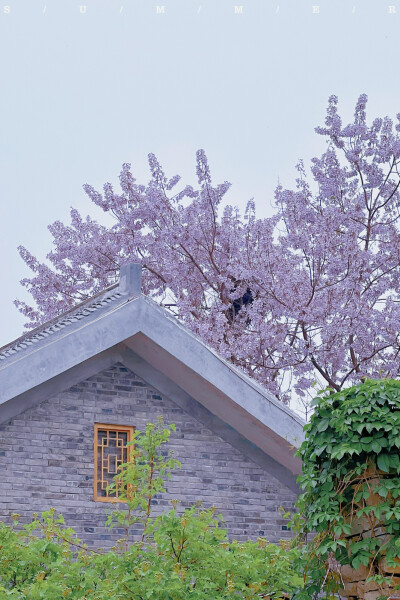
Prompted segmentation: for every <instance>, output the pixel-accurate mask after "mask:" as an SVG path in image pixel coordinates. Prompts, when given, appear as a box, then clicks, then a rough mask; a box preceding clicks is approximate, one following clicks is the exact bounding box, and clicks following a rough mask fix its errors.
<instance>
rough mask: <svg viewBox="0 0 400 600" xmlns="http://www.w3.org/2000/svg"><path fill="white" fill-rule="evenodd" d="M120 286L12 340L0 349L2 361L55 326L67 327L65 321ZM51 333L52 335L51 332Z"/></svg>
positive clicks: (111, 288)
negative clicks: (7, 354)
mask: <svg viewBox="0 0 400 600" xmlns="http://www.w3.org/2000/svg"><path fill="white" fill-rule="evenodd" d="M118 285H119V283H118V282H117V283H114V284H112V285H110V286H108V287H106V288H103V289H102V290H100V291H99V292H97V293H96V294H94V295H93V296H90V297H89V298H86V300H83V301H82V302H79V303H78V304H75V305H74V306H72V307H71V308H70V309H68V310H66V311H64V312H61V313H60V314H59V315H57V316H55V317H53V318H52V319H50V320H49V321H45V322H44V323H42V324H41V325H38V326H37V327H35V328H34V329H29V331H26V332H25V333H23V334H22V335H21V336H19V337H18V338H16V339H15V340H12V341H11V342H9V343H8V344H5V346H2V347H1V348H0V359H1V358H2V356H1V355H3V356H4V353H6V352H7V351H10V350H12V349H13V348H14V347H17V346H20V345H21V344H28V345H30V343H32V342H30V341H29V340H30V339H31V338H35V336H39V335H41V334H42V335H48V334H46V333H45V332H46V330H48V329H49V330H51V328H52V327H55V326H58V327H65V324H63V321H66V320H68V319H71V317H73V316H74V315H77V314H79V312H80V311H81V310H85V308H86V310H90V309H89V307H90V306H91V305H92V304H96V302H98V301H100V298H101V297H103V296H106V295H107V294H108V293H109V292H111V291H112V290H113V289H115V288H118ZM90 312H92V311H90ZM49 333H51V331H50V332H49Z"/></svg>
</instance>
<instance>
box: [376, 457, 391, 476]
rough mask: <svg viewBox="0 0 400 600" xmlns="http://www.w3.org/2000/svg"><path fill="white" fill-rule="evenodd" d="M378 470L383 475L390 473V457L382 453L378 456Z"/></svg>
mask: <svg viewBox="0 0 400 600" xmlns="http://www.w3.org/2000/svg"><path fill="white" fill-rule="evenodd" d="M377 465H378V468H379V469H380V470H381V471H383V472H384V473H389V471H390V456H389V455H388V454H386V453H382V454H380V455H379V456H378V459H377Z"/></svg>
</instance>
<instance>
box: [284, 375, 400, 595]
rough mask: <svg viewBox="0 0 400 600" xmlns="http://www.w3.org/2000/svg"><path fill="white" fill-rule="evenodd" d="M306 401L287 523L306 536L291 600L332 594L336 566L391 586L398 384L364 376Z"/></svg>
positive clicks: (396, 537)
mask: <svg viewBox="0 0 400 600" xmlns="http://www.w3.org/2000/svg"><path fill="white" fill-rule="evenodd" d="M313 405H314V407H315V412H314V414H313V415H312V417H311V421H310V423H309V424H307V425H306V426H305V432H306V437H305V441H304V442H303V444H302V446H301V447H300V449H299V450H298V452H297V455H298V456H299V457H300V458H301V459H302V462H303V472H302V475H301V476H300V477H299V483H300V486H301V488H302V489H303V490H304V492H303V493H302V494H301V495H300V496H299V499H298V503H297V508H298V514H297V515H296V516H295V519H294V524H295V525H296V526H297V529H298V533H299V536H300V537H302V538H303V539H307V538H309V537H311V541H310V540H309V541H308V544H307V545H306V546H305V547H304V548H305V550H304V552H305V554H306V559H307V560H306V567H305V570H304V578H305V580H306V585H305V588H304V590H303V591H302V592H300V594H299V595H298V596H296V598H299V599H303V598H304V599H307V600H309V599H310V598H312V597H316V595H317V594H318V593H319V592H320V590H321V588H323V589H324V593H325V597H333V596H331V594H333V593H335V592H337V591H338V590H340V588H341V587H342V586H343V580H342V577H341V569H342V568H343V566H344V565H349V566H350V567H351V568H352V569H359V568H360V566H364V567H368V575H367V579H366V581H367V582H370V581H375V582H376V583H377V584H378V585H379V586H380V587H381V589H382V590H385V589H387V588H388V586H391V587H392V589H395V588H396V589H397V587H398V586H397V584H398V582H399V579H398V578H397V577H395V576H393V574H392V573H393V571H394V572H396V570H397V567H398V566H399V565H400V562H399V559H400V382H399V381H396V380H393V379H386V380H370V379H368V380H365V381H364V382H363V383H361V384H358V385H355V386H353V387H351V388H348V389H346V390H343V391H340V392H337V393H332V390H329V389H328V390H324V391H322V392H321V393H320V394H319V395H318V396H317V398H315V399H314V401H313ZM391 567H395V568H394V569H393V568H391ZM388 571H389V572H391V573H388Z"/></svg>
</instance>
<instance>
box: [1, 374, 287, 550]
mask: <svg viewBox="0 0 400 600" xmlns="http://www.w3.org/2000/svg"><path fill="white" fill-rule="evenodd" d="M158 415H162V416H163V418H164V423H166V424H170V423H175V425H176V432H175V433H172V435H171V439H170V443H169V447H170V448H171V449H172V450H173V451H174V457H175V458H177V459H178V460H180V461H181V463H182V468H181V469H178V470H177V471H176V472H174V473H173V475H172V477H171V480H169V481H168V483H167V492H166V493H165V494H163V495H162V496H160V497H159V498H156V499H155V501H154V503H153V509H154V514H156V513H157V512H160V511H161V510H165V509H168V508H170V507H171V505H170V500H171V499H172V498H176V497H178V498H179V499H180V500H181V504H180V506H182V507H186V506H190V505H192V504H193V503H195V502H196V501H197V500H202V501H203V506H205V507H210V506H215V507H217V509H218V511H220V512H222V514H223V515H224V518H225V519H226V524H227V527H228V529H229V534H230V537H231V538H232V539H238V540H245V539H248V538H253V539H255V538H257V537H259V536H265V537H267V539H269V540H270V541H271V542H276V541H278V540H279V539H284V538H287V537H289V536H290V535H291V533H290V532H289V531H286V527H285V524H286V521H284V520H283V519H282V515H281V513H280V511H279V507H281V506H283V507H284V508H285V510H288V509H289V510H292V507H293V503H294V501H295V495H294V494H293V493H292V492H291V491H290V490H289V489H287V488H286V487H285V486H283V485H282V484H281V483H280V482H278V481H277V480H276V479H274V478H273V477H272V476H271V475H269V474H268V473H267V472H265V471H263V470H262V469H261V468H260V467H259V466H258V465H256V464H255V463H253V462H252V461H250V460H248V459H247V458H246V457H244V456H243V455H242V454H241V453H240V452H239V451H238V450H236V449H235V448H233V447H232V446H231V445H230V444H228V443H227V442H225V441H224V440H222V439H221V438H219V437H218V436H216V435H214V434H213V433H212V432H211V431H210V430H208V429H207V428H205V427H204V426H203V425H202V424H201V423H199V422H198V421H196V420H195V419H194V418H192V417H191V416H190V415H189V414H187V413H185V412H184V411H183V410H182V409H181V408H180V407H178V406H177V405H176V404H175V403H174V402H173V401H171V400H170V399H168V398H163V397H162V395H161V394H160V393H159V392H158V391H157V390H155V389H153V388H151V387H150V386H149V385H147V384H146V383H145V382H144V381H143V380H141V379H140V378H139V377H137V376H136V375H135V374H134V373H132V372H131V371H129V370H128V369H126V368H125V367H124V366H123V365H121V364H118V365H115V366H114V367H113V368H111V369H108V370H105V371H103V372H102V373H100V374H98V375H97V376H95V377H91V378H89V379H87V380H86V381H83V382H82V383H80V384H79V385H75V386H73V387H71V388H70V389H69V390H67V391H65V392H63V393H60V394H57V395H56V396H53V397H52V398H51V399H49V400H46V401H44V402H43V403H42V404H40V405H39V406H37V407H36V408H33V409H29V410H27V411H25V412H23V413H22V414H20V415H19V416H18V417H16V418H14V419H13V420H12V421H10V422H9V423H6V424H3V425H1V426H0V519H1V520H4V521H6V522H9V520H10V515H11V513H13V512H17V513H19V514H20V515H21V517H22V518H21V522H22V523H24V522H29V521H30V520H31V515H32V513H33V512H39V513H40V512H41V511H42V510H47V509H48V508H50V507H54V508H55V509H56V510H57V511H59V512H61V513H62V514H63V515H64V517H65V519H66V523H67V525H68V526H70V527H73V528H74V529H75V530H76V531H77V533H78V535H79V537H80V538H81V539H83V540H84V541H86V542H87V543H88V544H90V545H92V544H94V545H97V546H101V547H109V546H111V545H113V544H114V543H115V541H116V540H117V539H118V538H119V537H121V534H122V532H121V531H119V530H118V529H113V530H112V531H110V530H109V529H108V528H106V527H105V525H104V521H105V518H106V510H107V508H110V506H113V505H110V504H109V503H104V502H94V500H93V472H94V467H93V424H94V423H95V422H100V423H110V424H118V425H123V424H125V425H134V426H135V427H136V428H138V429H140V430H142V429H144V427H145V425H146V423H147V422H149V421H155V420H156V419H157V417H158ZM136 533H137V534H139V531H137V532H136Z"/></svg>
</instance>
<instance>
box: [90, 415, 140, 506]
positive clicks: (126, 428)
mask: <svg viewBox="0 0 400 600" xmlns="http://www.w3.org/2000/svg"><path fill="white" fill-rule="evenodd" d="M99 431H114V432H116V433H117V434H118V433H126V434H127V436H126V443H129V442H132V440H133V433H134V431H135V428H134V427H133V426H131V425H113V424H111V425H110V424H109V423H95V424H94V440H93V449H94V484H93V497H94V501H95V502H124V500H120V499H119V498H118V490H117V492H116V495H115V496H101V495H99V493H98V486H99V483H103V482H104V481H105V480H104V479H103V475H101V479H99V468H98V461H99V443H98V441H99ZM129 454H130V453H129V448H128V460H129ZM102 465H103V457H102V459H101V470H102Z"/></svg>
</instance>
